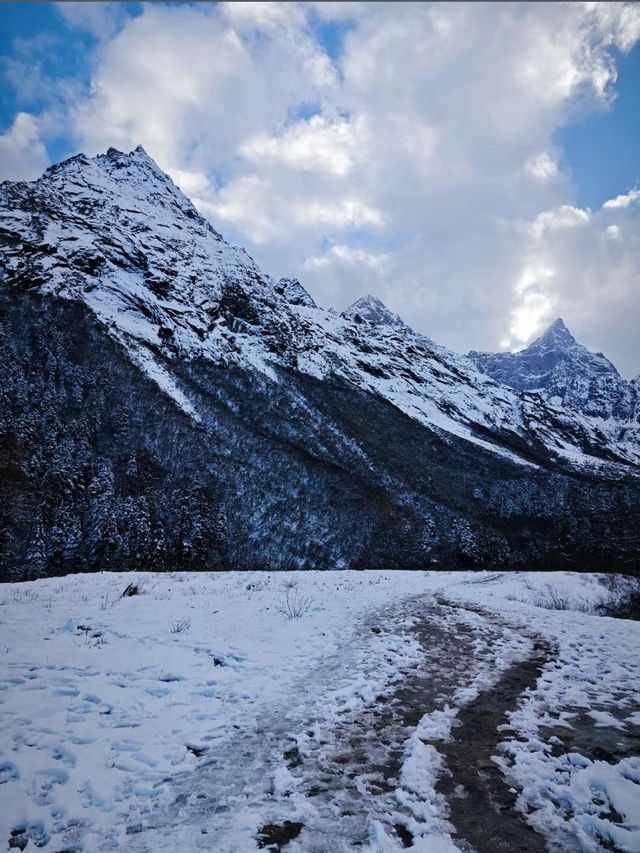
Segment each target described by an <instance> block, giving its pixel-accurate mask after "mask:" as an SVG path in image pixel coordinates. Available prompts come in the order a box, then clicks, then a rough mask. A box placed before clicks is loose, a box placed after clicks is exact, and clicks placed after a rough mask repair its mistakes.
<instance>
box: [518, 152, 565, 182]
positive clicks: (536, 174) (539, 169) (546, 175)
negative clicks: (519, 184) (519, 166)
mask: <svg viewBox="0 0 640 853" xmlns="http://www.w3.org/2000/svg"><path fill="white" fill-rule="evenodd" d="M525 170H526V171H527V172H528V174H530V175H531V176H532V177H533V178H537V179H538V180H539V181H548V180H549V179H550V178H555V176H556V175H557V174H558V164H557V162H556V161H555V160H554V159H552V158H551V157H550V156H549V155H548V154H547V153H546V151H543V152H542V153H541V154H536V155H534V156H533V157H530V158H529V159H528V160H527V162H526V163H525Z"/></svg>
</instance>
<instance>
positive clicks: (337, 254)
mask: <svg viewBox="0 0 640 853" xmlns="http://www.w3.org/2000/svg"><path fill="white" fill-rule="evenodd" d="M389 260H390V259H389V255H385V254H375V253H373V252H365V251H364V249H352V248H351V247H349V246H345V245H344V244H338V245H336V246H332V247H331V249H329V251H328V252H325V253H324V254H323V255H314V256H313V257H310V258H307V260H306V261H305V262H304V268H305V269H308V270H312V269H322V268H323V267H328V266H330V265H331V264H335V263H339V264H343V265H347V266H357V265H362V266H364V267H368V268H369V269H372V270H384V269H385V268H387V267H388V266H389Z"/></svg>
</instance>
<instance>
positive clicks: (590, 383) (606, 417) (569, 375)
mask: <svg viewBox="0 0 640 853" xmlns="http://www.w3.org/2000/svg"><path fill="white" fill-rule="evenodd" d="M469 358H470V359H471V361H473V363H474V364H475V365H476V366H477V367H478V369H479V370H481V371H482V372H483V373H486V374H487V376H490V377H492V379H495V380H496V381H497V382H501V383H504V384H505V385H509V386H511V387H512V388H517V389H519V390H522V391H536V392H538V393H539V394H540V395H541V396H542V397H544V398H545V399H546V400H548V401H549V402H550V403H551V404H552V405H557V406H562V407H564V408H565V409H567V410H569V411H572V412H577V413H580V414H581V415H584V416H586V418H587V419H589V420H590V421H591V422H592V423H594V424H596V423H597V424H598V425H599V427H600V428H601V429H602V430H603V431H606V432H607V433H609V434H610V435H611V437H612V438H613V440H614V441H617V442H618V443H619V444H620V445H624V444H628V445H629V446H631V447H634V446H637V445H638V443H640V408H639V403H640V398H639V396H638V383H637V381H636V380H634V381H632V382H627V381H626V380H624V379H623V378H622V377H621V376H620V374H619V373H618V371H617V370H616V368H615V367H614V366H613V364H611V362H610V361H609V360H608V359H607V358H605V356H604V355H603V354H602V353H592V352H590V351H589V350H588V349H587V348H586V347H584V346H582V344H579V343H578V342H577V341H576V340H575V338H574V337H573V335H572V334H571V332H570V331H569V330H568V329H567V327H566V326H565V324H564V322H563V321H562V320H561V319H560V318H558V319H557V320H555V321H554V322H553V323H552V324H551V325H550V326H549V328H548V329H547V331H546V332H545V333H544V334H543V335H541V336H540V337H539V338H537V339H536V340H535V341H533V343H532V344H530V345H529V346H528V347H527V348H526V349H523V350H521V351H520V352H513V353H512V352H509V353H482V352H470V353H469Z"/></svg>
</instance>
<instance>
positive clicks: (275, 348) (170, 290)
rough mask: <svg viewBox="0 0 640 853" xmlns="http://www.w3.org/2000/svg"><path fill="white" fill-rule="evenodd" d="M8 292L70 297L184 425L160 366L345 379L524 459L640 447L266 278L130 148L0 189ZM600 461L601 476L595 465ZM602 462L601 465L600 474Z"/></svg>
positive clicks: (173, 388)
mask: <svg viewBox="0 0 640 853" xmlns="http://www.w3.org/2000/svg"><path fill="white" fill-rule="evenodd" d="M0 201H1V203H2V215H1V220H0V228H1V231H0V233H1V234H2V237H3V248H2V266H3V271H4V273H3V275H4V281H5V283H6V284H8V285H9V286H21V287H25V288H29V289H34V288H37V289H38V290H39V291H40V292H42V293H44V294H51V295H53V294H55V295H56V296H58V297H62V298H64V299H73V300H81V301H82V302H84V303H85V304H86V305H87V306H89V308H90V309H91V310H92V311H93V312H94V313H95V315H96V316H97V317H98V318H100V319H101V320H102V321H103V322H104V323H105V325H106V327H107V329H108V331H109V334H110V335H112V336H113V337H114V338H116V339H117V340H118V341H119V342H120V343H121V344H122V345H124V347H125V348H126V349H127V351H128V353H129V356H130V358H131V360H132V361H133V362H134V363H135V364H136V365H137V367H139V368H140V369H141V370H142V371H143V372H145V373H146V375H148V376H149V377H150V378H152V379H153V380H154V381H155V382H156V383H157V385H158V386H159V387H160V388H161V389H162V390H163V392H164V393H166V394H167V395H169V396H170V397H171V398H172V399H173V400H174V402H175V403H176V405H177V406H178V407H180V408H181V409H182V410H183V411H184V412H186V413H187V414H189V415H190V416H191V417H192V418H193V419H194V420H196V421H198V420H199V419H200V417H201V414H200V413H199V411H198V405H197V402H196V401H195V400H194V399H192V398H191V397H190V394H189V391H188V389H187V388H185V387H184V385H183V383H182V382H181V381H180V380H179V379H178V378H177V376H176V375H175V372H174V370H173V369H172V366H171V365H172V361H173V362H174V363H175V360H180V361H185V360H187V361H188V360H193V359H205V360H207V361H210V362H211V363H212V364H216V365H239V366H241V367H243V368H245V369H249V370H257V371H258V372H261V373H263V374H264V375H265V376H266V377H267V378H268V379H270V380H271V381H276V382H277V381H278V373H277V368H278V367H284V368H287V369H294V370H297V371H298V372H300V373H303V374H307V375H309V376H312V377H316V378H320V379H332V380H333V379H336V378H339V379H341V380H345V381H346V382H348V383H351V384H353V385H355V386H357V387H358V388H361V389H364V390H366V391H368V392H371V393H373V394H375V395H378V396H379V397H381V398H383V399H386V400H388V401H390V402H391V403H392V404H393V405H394V406H396V407H398V408H399V409H400V410H401V411H403V412H404V413H406V414H407V415H409V416H410V417H411V418H413V419H415V420H417V421H419V422H420V423H423V424H425V425H427V426H429V427H430V428H433V429H435V430H437V431H439V432H441V433H442V434H444V435H445V436H446V434H452V435H454V436H456V437H462V438H463V439H465V440H467V441H469V442H472V443H475V444H477V445H480V446H482V447H484V448H485V449H490V450H492V451H493V452H495V453H497V454H500V455H502V456H505V457H508V458H510V459H513V460H518V461H520V462H522V463H524V464H530V463H531V462H532V461H533V462H535V461H536V460H537V459H539V458H540V456H541V455H542V457H543V459H544V458H546V459H551V460H554V461H555V462H561V463H562V464H566V465H569V466H575V465H579V466H581V467H588V468H591V469H592V470H601V471H602V472H604V473H606V472H607V470H609V471H610V473H611V475H613V476H616V475H617V472H618V469H617V468H616V467H615V466H616V465H619V464H622V465H629V464H631V465H632V466H633V467H635V466H636V465H637V463H638V461H640V449H639V447H638V445H637V443H636V442H635V441H631V440H627V441H620V440H619V438H620V437H619V435H617V434H616V433H615V431H614V430H611V429H603V428H602V425H601V424H600V423H599V422H595V421H594V420H593V419H591V418H588V417H583V416H582V415H581V414H579V413H576V412H572V411H569V410H568V409H567V408H566V407H562V406H561V405H558V402H559V401H558V400H557V399H556V396H557V395H556V396H554V397H553V398H552V399H549V400H548V401H545V400H544V398H543V397H542V396H541V395H540V394H539V393H532V392H529V391H525V392H521V391H514V390H513V389H511V388H508V387H506V385H505V384H502V385H500V384H498V383H496V382H494V381H491V380H489V379H488V378H487V377H486V376H484V375H483V374H482V373H481V372H480V371H478V369H477V368H476V367H475V366H474V365H473V364H472V362H471V361H470V360H468V359H465V358H463V357H461V356H457V355H455V354H454V353H451V352H449V351H447V350H445V349H444V348H441V347H438V346H436V345H434V344H433V343H432V342H431V341H430V340H429V339H428V338H425V337H424V336H420V335H417V334H416V333H414V332H413V331H412V330H411V329H410V328H408V327H407V326H406V325H405V324H404V323H403V322H402V320H401V319H400V318H399V317H398V316H397V315H394V314H392V312H389V311H388V309H386V307H385V306H384V305H383V304H382V303H381V302H379V300H376V299H375V298H374V297H366V298H364V299H363V300H359V301H358V302H357V303H355V304H354V305H353V306H352V307H351V308H350V309H348V310H347V311H345V312H344V313H343V314H342V315H341V316H338V315H336V314H335V313H334V312H331V311H325V310H322V309H320V308H317V307H315V305H314V303H313V300H312V299H311V297H309V295H308V294H306V292H305V291H304V289H303V287H302V286H301V285H300V283H299V282H297V281H293V280H288V279H283V280H280V281H279V282H273V281H272V280H271V279H270V277H269V276H267V275H265V274H263V273H262V272H261V271H260V270H259V269H258V268H257V266H256V264H255V263H254V262H253V260H252V259H251V258H250V257H249V256H248V255H247V254H246V253H245V252H244V251H243V250H241V249H238V248H235V247H232V246H230V245H229V244H227V243H226V242H225V241H224V240H223V239H222V237H221V236H220V235H219V234H218V233H217V232H216V231H215V230H214V229H213V228H212V227H211V226H210V225H209V224H208V223H207V222H206V221H205V220H204V219H203V218H202V217H201V216H200V215H199V214H198V213H197V211H196V210H195V208H194V207H193V205H192V204H191V203H190V202H189V200H188V199H187V198H186V197H185V196H184V195H183V194H182V193H181V192H180V191H179V189H178V188H177V187H176V186H175V185H174V184H173V182H172V181H171V179H170V178H169V177H168V176H166V175H165V174H163V173H162V172H161V171H160V170H159V169H158V167H157V166H156V164H155V163H154V162H153V161H152V160H151V158H150V157H149V156H148V155H147V154H146V153H145V152H144V150H143V149H142V148H141V147H138V148H136V149H135V150H134V151H132V152H131V153H129V154H123V153H121V152H118V151H115V150H114V149H110V150H109V151H108V152H107V153H106V154H105V155H100V156H98V157H96V158H93V159H88V158H86V157H85V156H84V155H78V156H77V157H74V158H72V159H70V160H67V161H65V162H63V163H61V164H59V165H58V166H54V167H52V168H50V169H48V170H47V172H46V173H45V174H44V175H43V176H42V178H40V179H39V180H38V181H35V182H33V183H30V184H26V183H20V184H11V183H5V184H3V185H2V189H1V190H0ZM612 463H613V467H611V464H612ZM608 466H609V467H608Z"/></svg>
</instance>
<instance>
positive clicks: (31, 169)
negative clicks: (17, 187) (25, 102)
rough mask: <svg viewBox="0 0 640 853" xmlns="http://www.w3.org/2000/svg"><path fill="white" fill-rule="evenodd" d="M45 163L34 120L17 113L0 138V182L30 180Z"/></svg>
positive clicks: (38, 129) (45, 156)
mask: <svg viewBox="0 0 640 853" xmlns="http://www.w3.org/2000/svg"><path fill="white" fill-rule="evenodd" d="M48 163H49V155H48V154H47V149H46V147H45V145H44V143H43V142H42V139H41V138H40V128H39V126H38V122H37V120H36V119H35V118H34V117H33V116H32V115H29V113H18V114H17V116H16V117H15V119H14V122H13V124H12V125H11V127H10V128H9V129H8V130H7V131H6V132H5V133H3V134H1V135H0V180H2V181H4V180H11V181H31V180H34V179H35V178H38V177H39V176H40V175H41V174H42V172H43V171H44V169H45V168H46V167H47V165H48Z"/></svg>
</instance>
